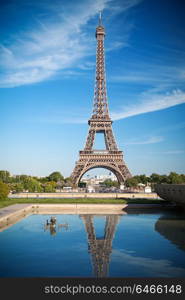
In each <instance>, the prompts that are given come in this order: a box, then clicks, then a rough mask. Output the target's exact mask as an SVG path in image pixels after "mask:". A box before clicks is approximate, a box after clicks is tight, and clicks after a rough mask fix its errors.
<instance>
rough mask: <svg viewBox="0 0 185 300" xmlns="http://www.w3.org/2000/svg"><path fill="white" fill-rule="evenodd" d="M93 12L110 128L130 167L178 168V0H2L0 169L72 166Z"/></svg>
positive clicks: (82, 123)
mask: <svg viewBox="0 0 185 300" xmlns="http://www.w3.org/2000/svg"><path fill="white" fill-rule="evenodd" d="M100 10H101V11H102V14H103V23H104V26H105V29H106V39H105V48H106V77H107V90H108V100H109V107H110V113H111V117H112V119H113V120H114V123H113V130H114V134H115V137H116V140H117V143H118V146H119V148H120V149H121V150H123V152H124V158H125V161H126V163H127V165H128V167H129V169H130V171H131V172H132V174H133V175H135V174H142V173H146V174H151V173H152V172H157V173H160V174H164V173H169V172H170V171H176V172H178V173H184V172H185V155H184V154H185V135H184V129H185V118H184V116H185V9H184V7H183V1H180V0H179V1H173V0H168V1H165V0H161V1H154V0H150V1H148V0H143V1H142V0H125V1H124V0H113V1H111V0H79V1H78V0H71V1H66V0H65V1H64V0H60V1H59V0H53V1H49V0H42V1H41V0H38V1H33V0H32V1H31V0H11V1H10V0H6V1H4V2H3V1H1V16H0V39H1V40H0V108H1V109H0V128H1V130H0V140H1V148H0V158H1V159H0V169H5V170H9V171H10V172H11V173H12V174H30V175H35V176H47V175H48V174H49V173H51V172H52V171H55V170H58V171H60V172H61V173H62V174H64V176H69V175H70V174H71V172H72V170H73V167H74V164H75V161H76V160H77V159H78V151H79V150H81V149H83V147H84V144H85V139H86V136H87V132H88V125H87V121H88V119H89V118H90V116H91V112H92V103H93V90H94V77H95V76H94V73H95V51H96V39H95V28H96V25H97V21H98V12H99V11H100ZM96 145H97V147H100V146H101V140H100V137H99V136H98V137H97V141H96ZM96 173H98V172H96Z"/></svg>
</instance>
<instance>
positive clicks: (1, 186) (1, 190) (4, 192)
mask: <svg viewBox="0 0 185 300" xmlns="http://www.w3.org/2000/svg"><path fill="white" fill-rule="evenodd" d="M9 191H10V190H9V186H8V185H7V184H6V183H4V182H2V181H0V200H5V199H6V198H7V196H8V194H9Z"/></svg>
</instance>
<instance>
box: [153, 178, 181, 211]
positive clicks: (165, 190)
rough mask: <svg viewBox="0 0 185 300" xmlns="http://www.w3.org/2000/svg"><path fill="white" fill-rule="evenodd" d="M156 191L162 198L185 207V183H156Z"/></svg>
mask: <svg viewBox="0 0 185 300" xmlns="http://www.w3.org/2000/svg"><path fill="white" fill-rule="evenodd" d="M155 191H156V193H157V194H158V195H159V196H160V197H161V198H162V199H164V200H168V201H173V202H175V203H176V204H177V205H180V206H183V207H185V184H156V186H155Z"/></svg>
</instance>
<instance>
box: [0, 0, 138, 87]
mask: <svg viewBox="0 0 185 300" xmlns="http://www.w3.org/2000/svg"><path fill="white" fill-rule="evenodd" d="M139 2H140V0H129V1H125V2H124V3H123V4H122V5H121V9H122V11H124V10H128V9H129V8H130V7H132V6H134V5H136V4H138V3H139ZM43 3H45V2H43ZM55 4H56V7H55ZM47 5H48V14H49V15H50V21H47V22H46V21H45V22H43V21H41V20H39V19H38V20H37V22H36V24H33V27H34V29H33V31H29V32H28V31H27V32H26V31H25V32H24V34H23V33H20V34H18V33H17V36H16V40H14V41H12V42H11V44H10V45H9V46H6V47H5V45H3V44H1V46H0V61H1V63H0V66H1V68H2V72H1V75H0V87H15V86H20V85H25V84H32V83H36V82H40V81H43V80H47V79H49V78H51V77H53V76H55V75H57V73H58V72H60V70H67V69H68V68H71V67H78V64H79V61H80V59H82V58H84V57H86V56H88V55H91V54H92V50H94V48H93V47H92V39H91V38H89V37H88V36H87V35H86V33H85V29H84V25H86V24H87V23H88V21H89V20H90V19H91V18H93V17H94V16H95V15H97V14H98V12H99V11H100V10H101V11H103V10H104V9H111V8H113V6H114V4H113V2H112V1H111V0H86V1H85V0H82V1H78V2H77V3H76V2H75V5H71V4H70V3H69V4H68V5H69V7H68V9H66V10H65V9H64V7H63V4H62V3H59V2H58V1H55V2H54V4H53V3H52V5H49V4H48V3H47ZM69 8H70V9H69ZM114 8H115V13H118V11H117V10H116V6H115V7H114ZM53 13H55V18H54V20H53V18H52V14H53ZM120 46H121V44H119V45H118V43H117V44H115V47H120ZM93 54H94V51H93ZM89 67H91V66H90V65H88V63H87V64H82V65H81V69H87V68H89Z"/></svg>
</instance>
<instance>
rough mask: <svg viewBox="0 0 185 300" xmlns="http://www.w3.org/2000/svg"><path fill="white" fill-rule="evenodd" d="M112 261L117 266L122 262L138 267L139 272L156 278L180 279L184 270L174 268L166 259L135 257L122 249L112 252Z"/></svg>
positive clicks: (184, 272)
mask: <svg viewBox="0 0 185 300" xmlns="http://www.w3.org/2000/svg"><path fill="white" fill-rule="evenodd" d="M112 261H113V262H118V263H119V264H121V263H122V262H124V263H126V264H127V265H129V266H135V267H139V268H140V270H143V271H144V272H147V273H149V274H151V275H152V276H157V277H171V274H173V276H175V277H179V276H180V277H181V276H184V274H185V269H184V268H181V267H174V266H173V265H172V263H171V261H170V260H168V259H152V258H149V257H141V256H136V255H132V254H130V253H128V252H126V251H125V250H124V249H122V250H113V253H112ZM141 274H142V272H141Z"/></svg>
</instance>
